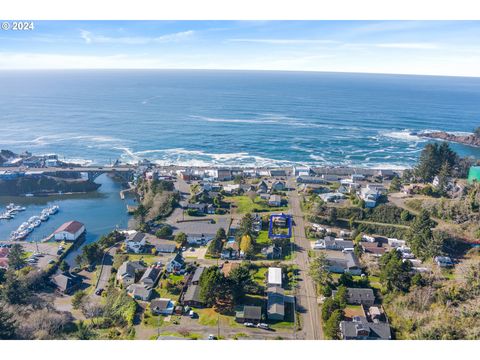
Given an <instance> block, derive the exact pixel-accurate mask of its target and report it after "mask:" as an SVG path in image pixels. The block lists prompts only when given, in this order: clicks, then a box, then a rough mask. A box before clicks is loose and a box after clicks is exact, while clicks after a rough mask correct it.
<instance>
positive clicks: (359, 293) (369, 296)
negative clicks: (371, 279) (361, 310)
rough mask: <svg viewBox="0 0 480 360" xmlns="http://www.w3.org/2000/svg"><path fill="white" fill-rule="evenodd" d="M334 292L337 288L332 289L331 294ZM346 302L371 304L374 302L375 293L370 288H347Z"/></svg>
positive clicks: (333, 294)
mask: <svg viewBox="0 0 480 360" xmlns="http://www.w3.org/2000/svg"><path fill="white" fill-rule="evenodd" d="M336 293H337V290H334V291H332V296H335V294H336ZM347 303H348V304H355V305H365V306H372V305H373V304H374V303H375V295H374V293H373V290H372V289H361V288H347Z"/></svg>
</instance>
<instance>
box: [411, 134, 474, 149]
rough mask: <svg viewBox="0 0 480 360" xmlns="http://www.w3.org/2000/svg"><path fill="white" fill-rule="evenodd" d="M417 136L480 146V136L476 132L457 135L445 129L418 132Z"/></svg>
mask: <svg viewBox="0 0 480 360" xmlns="http://www.w3.org/2000/svg"><path fill="white" fill-rule="evenodd" d="M415 135H417V136H421V137H426V138H430V139H439V140H445V141H451V142H456V143H459V144H463V145H468V146H475V147H480V137H478V136H475V135H474V134H469V135H455V134H451V133H447V132H445V131H434V132H427V133H417V134H415Z"/></svg>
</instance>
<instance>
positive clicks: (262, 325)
mask: <svg viewBox="0 0 480 360" xmlns="http://www.w3.org/2000/svg"><path fill="white" fill-rule="evenodd" d="M257 328H259V329H264V330H270V326H268V324H265V323H260V324H257Z"/></svg>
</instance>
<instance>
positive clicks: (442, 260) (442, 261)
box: [434, 256, 453, 268]
mask: <svg viewBox="0 0 480 360" xmlns="http://www.w3.org/2000/svg"><path fill="white" fill-rule="evenodd" d="M434 260H435V262H436V263H437V265H438V266H440V267H443V268H448V267H452V266H453V261H452V259H451V258H450V257H448V256H435V258H434Z"/></svg>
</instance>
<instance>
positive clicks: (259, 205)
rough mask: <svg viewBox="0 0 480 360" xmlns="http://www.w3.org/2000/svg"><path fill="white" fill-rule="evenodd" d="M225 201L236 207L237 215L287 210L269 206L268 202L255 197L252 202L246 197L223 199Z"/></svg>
mask: <svg viewBox="0 0 480 360" xmlns="http://www.w3.org/2000/svg"><path fill="white" fill-rule="evenodd" d="M225 200H227V201H230V202H232V203H234V204H235V205H236V206H237V212H238V213H239V214H246V213H252V212H257V211H260V212H264V211H285V210H287V209H288V206H278V207H273V206H269V205H268V202H267V201H266V200H262V199H261V198H260V197H259V196H257V197H256V198H255V200H254V201H252V199H250V198H249V197H248V196H246V195H242V196H232V197H229V198H225Z"/></svg>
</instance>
